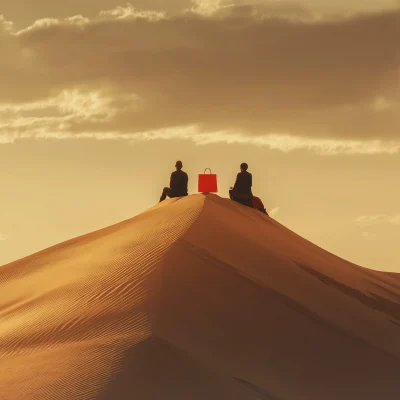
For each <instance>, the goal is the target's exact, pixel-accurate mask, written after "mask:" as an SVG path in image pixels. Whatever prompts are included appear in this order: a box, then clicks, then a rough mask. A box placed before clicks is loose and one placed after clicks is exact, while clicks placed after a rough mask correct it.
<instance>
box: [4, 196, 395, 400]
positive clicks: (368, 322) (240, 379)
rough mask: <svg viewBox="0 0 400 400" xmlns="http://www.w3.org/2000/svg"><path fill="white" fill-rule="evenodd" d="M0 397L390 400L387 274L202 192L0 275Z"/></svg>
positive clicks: (391, 283) (391, 332)
mask: <svg viewBox="0 0 400 400" xmlns="http://www.w3.org/2000/svg"><path fill="white" fill-rule="evenodd" d="M0 293H1V296H0V399H1V400H21V399H22V400H25V399H27V400H29V399H40V400H46V399H63V400H64V399H85V400H86V399H103V400H109V399H135V400H136V399H137V400H142V399H143V400H147V399H149V400H150V399H171V400H172V399H174V400H177V399H182V400H183V399H185V400H188V399H193V400H197V399H199V400H200V399H215V400H222V399H233V400H236V399H237V400H256V399H271V400H297V399H301V400H302V399H304V400H314V399H318V400H331V399H332V400H333V399H335V400H337V399H344V400H346V399H348V400H358V399H360V400H369V399H371V400H372V399H373V400H375V399H383V400H392V399H393V400H397V399H399V398H400V277H399V275H396V274H389V273H383V272H376V271H371V270H368V269H364V268H361V267H358V266H356V265H354V264H351V263H349V262H347V261H345V260H342V259H340V258H338V257H336V256H334V255H332V254H330V253H328V252H326V251H324V250H323V249H321V248H319V247H317V246H315V245H313V244H312V243H310V242H308V241H306V240H304V239H303V238H301V237H300V236H298V235H296V234H294V233H293V232H291V231H290V230H288V229H286V228H285V227H283V226H282V225H280V224H279V223H277V222H276V221H274V220H273V219H271V218H268V217H266V216H264V215H263V214H262V213H260V212H258V211H256V210H251V209H248V208H245V207H242V206H241V205H239V204H236V203H234V202H231V201H230V200H227V199H221V198H219V197H218V196H215V195H207V196H204V195H193V196H189V197H187V198H182V199H172V200H168V201H166V202H164V203H162V204H159V205H157V206H155V207H153V208H152V209H150V210H148V211H146V212H145V213H143V214H141V215H139V216H137V217H135V218H132V219H130V220H127V221H124V222H121V223H119V224H116V225H113V226H111V227H108V228H105V229H102V230H100V231H97V232H94V233H91V234H88V235H85V236H82V237H79V238H76V239H73V240H70V241H68V242H65V243H62V244H60V245H57V246H54V247H51V248H49V249H46V250H44V251H42V252H39V253H37V254H34V255H32V256H29V257H26V258H24V259H21V260H19V261H16V262H14V263H11V264H7V265H5V266H3V267H0Z"/></svg>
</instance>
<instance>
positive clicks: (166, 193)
mask: <svg viewBox="0 0 400 400" xmlns="http://www.w3.org/2000/svg"><path fill="white" fill-rule="evenodd" d="M167 196H168V197H171V196H172V190H171V189H170V188H169V187H165V188H164V189H163V192H162V194H161V197H160V202H161V201H164V200H165V199H166V198H167Z"/></svg>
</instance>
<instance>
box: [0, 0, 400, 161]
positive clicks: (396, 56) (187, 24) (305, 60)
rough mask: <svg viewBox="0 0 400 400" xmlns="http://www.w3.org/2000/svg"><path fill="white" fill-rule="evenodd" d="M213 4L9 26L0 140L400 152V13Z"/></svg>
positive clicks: (0, 64)
mask: <svg viewBox="0 0 400 400" xmlns="http://www.w3.org/2000/svg"><path fill="white" fill-rule="evenodd" d="M213 4H214V5H215V4H217V3H215V2H212V3H210V2H193V3H192V6H193V7H194V10H203V11H202V12H197V13H196V12H193V11H191V12H186V13H184V14H182V15H179V16H174V17H167V16H166V15H165V14H163V13H160V12H158V11H157V12H156V11H154V12H153V11H146V10H138V9H136V8H134V7H133V6H132V5H131V4H129V3H128V4H126V5H125V6H120V7H116V8H114V9H110V10H106V9H105V10H103V11H102V12H100V15H99V16H98V17H97V18H92V19H88V18H86V17H83V16H82V15H77V16H74V17H70V18H66V19H48V18H47V19H41V20H38V21H36V22H35V23H33V24H32V25H31V26H29V27H27V28H25V29H22V30H20V31H17V32H16V31H14V30H13V29H12V25H10V24H9V23H8V24H7V26H8V28H7V30H5V29H4V28H3V30H1V28H0V42H1V45H2V50H1V51H2V53H3V56H2V57H1V58H0V72H2V73H0V86H1V87H2V88H3V90H2V91H1V92H0V110H1V109H3V112H1V111H0V136H1V139H0V140H1V141H2V142H10V141H13V140H16V139H21V138H24V137H36V136H41V137H58V138H70V137H74V135H75V137H77V138H78V137H83V136H85V135H86V136H87V137H88V136H92V137H96V138H104V137H109V138H110V137H116V138H118V137H119V138H132V137H133V138H134V139H135V140H138V138H142V140H150V139H149V138H156V137H157V138H161V137H162V138H167V137H169V138H174V137H184V138H185V139H188V140H194V141H195V142H196V143H198V144H206V143H221V142H224V143H247V144H254V145H265V146H269V147H270V148H276V149H280V150H283V151H291V150H296V149H308V150H311V151H316V152H318V153H320V154H341V153H345V154H355V153H359V154H376V153H396V152H399V149H400V139H399V137H398V132H399V129H400V91H399V88H400V86H399V78H400V63H399V61H400V53H399V46H398V41H397V38H398V37H399V36H400V24H399V18H400V12H396V11H391V12H385V13H380V14H369V15H358V16H352V17H351V18H350V17H348V18H342V19H335V20H326V19H318V18H316V17H315V16H313V14H312V13H311V14H309V15H308V14H307V12H306V11H307V10H305V12H304V17H301V18H297V19H294V18H292V17H291V16H292V15H297V14H300V12H298V13H296V12H294V11H291V10H293V7H292V8H290V7H286V12H287V14H286V16H285V14H284V12H283V11H280V12H276V11H274V10H276V6H268V5H264V6H262V7H261V6H259V7H255V6H251V5H247V4H245V3H243V4H241V5H236V6H232V5H230V4H229V3H228V2H220V3H218V8H217V9H214V8H213V7H214V6H213ZM274 7H275V8H274ZM283 8H285V7H283V6H282V9H283ZM207 10H208V11H207ZM307 15H308V17H307ZM2 21H3V22H0V26H5V22H4V21H5V20H4V18H3V20H2ZM10 27H11V28H10ZM10 29H11V30H10ZM62 93H64V95H65V93H70V95H69V96H70V97H71V96H72V97H73V96H75V97H74V98H75V100H74V101H72V100H71V98H69V99H68V100H63V95H62ZM71 93H75V94H74V95H71ZM94 93H97V94H96V95H94ZM93 96H94V97H93ZM96 96H97V97H96ZM63 102H64V103H63ZM46 104H47V105H46ZM74 104H75V105H74ZM6 109H7V111H4V110H6ZM96 110H97V111H96ZM96 113H97V114H96ZM166 132H168V134H166ZM182 132H183V133H182Z"/></svg>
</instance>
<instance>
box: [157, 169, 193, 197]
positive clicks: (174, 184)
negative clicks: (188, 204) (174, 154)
mask: <svg viewBox="0 0 400 400" xmlns="http://www.w3.org/2000/svg"><path fill="white" fill-rule="evenodd" d="M182 167H183V164H182V161H177V162H176V164H175V168H176V171H174V172H173V173H172V174H171V180H170V184H169V187H165V188H164V190H163V192H162V194H161V197H160V202H161V201H164V200H165V199H166V198H167V196H168V197H171V198H172V197H182V196H187V195H188V181H189V177H188V175H187V173H186V172H184V171H182Z"/></svg>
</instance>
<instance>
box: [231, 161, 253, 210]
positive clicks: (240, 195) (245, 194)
mask: <svg viewBox="0 0 400 400" xmlns="http://www.w3.org/2000/svg"><path fill="white" fill-rule="evenodd" d="M248 168H249V166H248V165H247V164H246V163H242V164H240V172H239V173H238V174H237V177H236V182H235V186H234V187H233V188H231V190H229V197H230V198H231V199H232V200H234V201H237V202H238V203H241V204H243V205H244V206H248V207H253V193H252V191H251V187H252V186H253V177H252V175H251V173H250V172H247V169H248Z"/></svg>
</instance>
